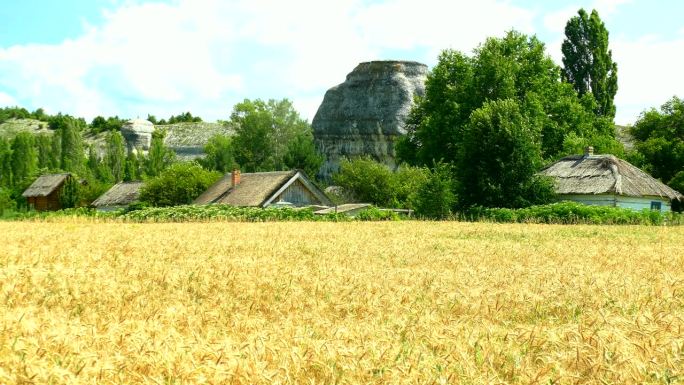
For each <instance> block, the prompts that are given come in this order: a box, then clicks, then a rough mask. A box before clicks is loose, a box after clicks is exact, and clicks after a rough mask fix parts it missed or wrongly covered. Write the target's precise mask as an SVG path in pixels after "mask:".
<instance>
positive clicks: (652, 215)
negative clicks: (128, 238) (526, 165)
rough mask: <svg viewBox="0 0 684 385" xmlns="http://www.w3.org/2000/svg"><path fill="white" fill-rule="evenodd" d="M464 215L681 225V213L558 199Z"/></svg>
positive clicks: (496, 219)
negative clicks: (544, 202)
mask: <svg viewBox="0 0 684 385" xmlns="http://www.w3.org/2000/svg"><path fill="white" fill-rule="evenodd" d="M465 218H466V219H468V220H475V221H493V222H501V223H556V224H598V225H661V224H670V225H681V224H684V215H682V214H678V213H661V212H660V211H653V210H648V209H645V210H642V211H635V210H630V209H625V208H620V207H610V206H588V205H584V204H581V203H575V202H559V203H552V204H548V205H541V206H531V207H526V208H521V209H501V208H481V207H480V208H474V209H472V210H470V211H469V212H468V213H467V214H466V215H465Z"/></svg>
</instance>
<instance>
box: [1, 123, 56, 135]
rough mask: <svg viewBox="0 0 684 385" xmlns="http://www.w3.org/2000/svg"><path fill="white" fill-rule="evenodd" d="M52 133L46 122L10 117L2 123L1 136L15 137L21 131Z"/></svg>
mask: <svg viewBox="0 0 684 385" xmlns="http://www.w3.org/2000/svg"><path fill="white" fill-rule="evenodd" d="M24 131H26V132H30V133H33V134H52V131H51V130H50V129H49V128H48V124H47V123H46V122H41V121H40V120H35V119H10V120H8V121H6V122H4V123H2V124H0V138H13V137H14V136H15V135H16V134H18V133H20V132H24Z"/></svg>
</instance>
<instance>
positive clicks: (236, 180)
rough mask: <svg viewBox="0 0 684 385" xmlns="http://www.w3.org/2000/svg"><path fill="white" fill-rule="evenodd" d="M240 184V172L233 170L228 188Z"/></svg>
mask: <svg viewBox="0 0 684 385" xmlns="http://www.w3.org/2000/svg"><path fill="white" fill-rule="evenodd" d="M239 184H240V170H238V169H235V170H233V172H231V173H230V187H232V188H235V186H237V185H239Z"/></svg>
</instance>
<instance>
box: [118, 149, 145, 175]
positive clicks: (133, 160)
mask: <svg viewBox="0 0 684 385" xmlns="http://www.w3.org/2000/svg"><path fill="white" fill-rule="evenodd" d="M141 174H142V170H141V165H140V160H139V158H138V156H137V155H136V152H135V151H131V152H129V153H128V156H127V157H126V167H125V168H124V179H123V180H124V181H126V182H130V181H136V180H140V178H141V176H142V175H141Z"/></svg>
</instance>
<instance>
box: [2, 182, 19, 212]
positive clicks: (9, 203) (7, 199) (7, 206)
mask: <svg viewBox="0 0 684 385" xmlns="http://www.w3.org/2000/svg"><path fill="white" fill-rule="evenodd" d="M16 207H17V204H16V202H14V200H13V199H12V195H11V192H10V190H9V189H8V188H3V187H0V218H1V217H2V216H3V215H4V214H5V210H14V209H15V208H16Z"/></svg>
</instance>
